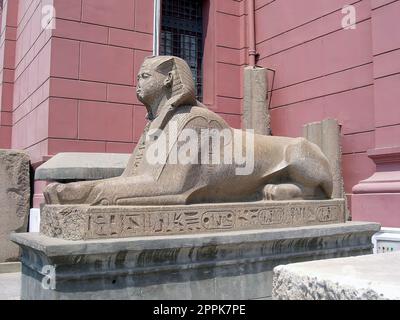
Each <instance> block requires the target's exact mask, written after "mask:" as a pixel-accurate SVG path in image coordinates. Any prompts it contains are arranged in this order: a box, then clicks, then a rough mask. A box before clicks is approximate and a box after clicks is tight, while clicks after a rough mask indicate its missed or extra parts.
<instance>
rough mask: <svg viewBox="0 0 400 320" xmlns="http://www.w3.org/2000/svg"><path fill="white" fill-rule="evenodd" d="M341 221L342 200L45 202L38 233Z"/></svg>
mask: <svg viewBox="0 0 400 320" xmlns="http://www.w3.org/2000/svg"><path fill="white" fill-rule="evenodd" d="M341 222H345V213H344V200H341V199H335V200H323V201H314V200H310V201H260V202H251V203H228V204H226V203H222V204H196V205H180V206H87V205H75V206H65V205H46V206H45V207H44V208H43V210H42V213H41V227H40V231H41V233H43V234H44V235H47V236H49V237H55V238H63V239H67V240H81V239H99V238H124V237H133V236H150V235H174V234H188V233H207V232H224V231H225V232H226V231H236V230H252V229H269V228H284V227H299V226H308V225H323V224H330V223H341Z"/></svg>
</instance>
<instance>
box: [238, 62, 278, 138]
mask: <svg viewBox="0 0 400 320" xmlns="http://www.w3.org/2000/svg"><path fill="white" fill-rule="evenodd" d="M267 93H268V83H267V69H265V68H258V67H256V68H254V67H246V68H245V69H244V98H243V127H244V129H253V130H254V132H255V133H257V134H264V135H269V134H270V132H271V127H270V116H269V112H268V99H267Z"/></svg>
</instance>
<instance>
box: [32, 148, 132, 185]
mask: <svg viewBox="0 0 400 320" xmlns="http://www.w3.org/2000/svg"><path fill="white" fill-rule="evenodd" d="M129 157H130V155H129V154H119V153H84V152H61V153H58V154H57V155H55V156H54V157H52V158H51V159H50V160H48V161H47V162H45V163H44V164H42V165H41V166H40V167H38V168H37V169H36V171H35V180H47V181H65V180H99V179H107V178H113V177H118V176H120V175H121V174H122V173H123V172H124V170H125V168H126V165H127V164H128V160H129Z"/></svg>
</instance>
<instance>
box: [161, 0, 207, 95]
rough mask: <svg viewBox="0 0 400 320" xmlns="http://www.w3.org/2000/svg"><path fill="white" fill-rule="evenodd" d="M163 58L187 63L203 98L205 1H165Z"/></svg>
mask: <svg viewBox="0 0 400 320" xmlns="http://www.w3.org/2000/svg"><path fill="white" fill-rule="evenodd" d="M160 54H161V55H173V56H177V57H180V58H182V59H184V60H186V61H187V63H188V64H189V66H190V69H191V70H192V74H193V80H194V82H195V86H196V97H197V99H198V100H200V101H201V100H202V96H203V70H202V60H203V1H202V0H162V12H161V35H160Z"/></svg>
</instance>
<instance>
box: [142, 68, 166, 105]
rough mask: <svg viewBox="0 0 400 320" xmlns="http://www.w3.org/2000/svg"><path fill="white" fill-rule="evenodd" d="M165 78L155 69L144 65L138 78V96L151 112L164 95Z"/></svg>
mask: <svg viewBox="0 0 400 320" xmlns="http://www.w3.org/2000/svg"><path fill="white" fill-rule="evenodd" d="M165 78H166V77H165V76H164V75H162V74H161V73H159V72H156V71H155V70H154V69H153V68H151V67H149V66H146V65H143V66H142V67H141V68H140V71H139V74H138V77H137V86H136V94H137V97H138V99H139V101H140V102H142V103H143V104H144V105H145V106H146V107H147V109H148V111H150V110H149V108H151V107H152V106H153V105H154V104H155V102H157V101H160V99H161V97H162V95H163V94H165V93H164V81H165Z"/></svg>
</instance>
